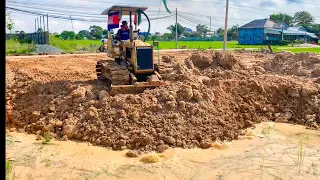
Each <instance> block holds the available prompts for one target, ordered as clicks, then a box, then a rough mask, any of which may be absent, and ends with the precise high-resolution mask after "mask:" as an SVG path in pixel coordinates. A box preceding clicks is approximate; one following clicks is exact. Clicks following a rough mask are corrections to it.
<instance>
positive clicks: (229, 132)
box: [6, 51, 320, 156]
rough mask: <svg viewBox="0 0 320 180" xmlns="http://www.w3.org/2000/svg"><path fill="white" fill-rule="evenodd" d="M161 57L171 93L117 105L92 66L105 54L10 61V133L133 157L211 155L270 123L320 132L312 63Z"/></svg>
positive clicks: (293, 58) (317, 71) (194, 54)
mask: <svg viewBox="0 0 320 180" xmlns="http://www.w3.org/2000/svg"><path fill="white" fill-rule="evenodd" d="M161 55H162V56H161V67H162V70H161V74H163V77H164V80H165V81H168V82H170V83H171V85H169V86H161V87H158V88H155V89H149V90H145V91H144V92H143V93H140V94H134V93H130V92H128V93H127V94H118V95H115V96H111V95H109V94H108V92H106V91H105V86H104V85H103V84H101V83H98V82H97V81H96V74H95V64H96V61H97V60H99V59H106V55H104V54H96V55H61V56H44V57H39V56H37V57H30V58H26V57H10V58H7V60H6V75H7V76H6V88H7V93H6V99H7V105H6V115H7V116H6V122H7V124H8V127H11V128H16V130H17V131H19V132H27V133H33V134H37V135H39V136H43V135H44V134H45V133H47V132H49V133H50V134H51V136H52V137H54V138H56V139H59V140H68V139H70V140H80V141H85V142H90V143H91V144H93V145H97V146H103V147H108V148H111V149H113V150H124V149H131V150H134V151H132V152H131V154H129V155H131V156H136V155H137V154H141V153H143V152H149V151H157V152H163V151H165V150H166V149H168V148H169V147H173V148H174V147H179V148H194V147H200V148H203V149H206V148H210V147H211V146H213V145H214V144H215V143H217V142H221V141H230V140H234V139H238V138H239V136H240V135H243V133H244V132H243V130H244V129H246V128H248V127H252V126H253V125H254V124H256V123H260V122H264V121H270V120H271V121H276V122H287V123H292V124H302V125H305V126H306V127H308V128H310V129H319V124H320V108H319V107H320V101H319V99H320V94H319V89H320V88H319V82H320V80H319V76H320V57H319V56H316V55H314V54H311V53H303V54H298V55H293V54H291V53H280V54H277V55H267V54H253V53H241V54H234V53H229V52H226V53H225V52H214V51H177V52H175V51H168V52H163V53H162V54H161ZM155 60H157V55H156V54H155Z"/></svg>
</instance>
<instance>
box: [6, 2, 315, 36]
mask: <svg viewBox="0 0 320 180" xmlns="http://www.w3.org/2000/svg"><path fill="white" fill-rule="evenodd" d="M167 2H168V7H169V9H170V10H171V12H172V14H169V13H167V12H166V10H165V8H164V6H163V4H161V6H159V5H160V0H134V1H133V0H91V1H90V0H7V1H6V7H8V8H11V9H6V10H7V11H9V12H11V14H12V16H13V19H14V22H15V25H14V31H20V30H23V31H25V32H34V29H35V18H37V17H39V15H36V14H29V13H30V12H31V13H40V14H43V13H48V14H49V30H50V31H51V32H58V33H60V32H62V31H63V30H73V29H74V31H75V32H79V31H80V30H84V29H85V30H88V29H89V27H90V26H91V25H99V26H101V27H103V28H107V23H106V22H107V16H101V15H100V14H101V12H102V11H103V10H105V9H107V8H108V7H110V6H112V5H113V4H130V5H135V6H137V5H141V6H147V7H149V8H148V10H147V14H148V16H149V18H150V19H152V20H151V31H150V32H151V33H154V32H161V33H165V32H169V31H168V30H167V27H168V26H169V25H171V24H174V23H175V15H174V14H175V9H176V8H177V10H178V22H179V23H180V24H182V25H183V26H185V27H189V28H191V29H193V30H195V27H196V25H197V24H199V23H200V24H206V25H207V26H208V27H209V26H210V18H209V17H210V16H211V29H212V30H216V29H217V28H219V27H224V18H225V7H226V4H225V2H226V1H225V0H167ZM12 8H13V9H14V10H13V9H12ZM319 9H320V0H230V6H229V24H228V25H229V27H230V26H232V25H236V24H238V25H239V26H241V25H244V24H246V23H248V22H250V21H252V20H254V19H263V18H267V17H269V15H270V14H273V13H280V12H281V13H287V14H289V15H292V16H293V15H294V13H295V12H297V11H302V10H304V11H308V12H310V13H311V14H312V15H313V16H314V17H315V22H316V23H320V11H319ZM17 10H19V12H18V11H17ZM21 10H22V11H23V12H21ZM70 15H71V17H72V18H74V19H75V20H73V21H72V23H71V20H70V19H67V18H69V17H70ZM170 15H171V16H170ZM50 16H51V17H50ZM52 16H54V17H55V18H54V17H52ZM157 18H160V19H157ZM80 20H82V21H80ZM92 21H98V22H92ZM72 25H73V26H72ZM147 27H148V26H147V21H146V20H145V19H143V21H142V24H141V25H140V27H139V28H140V29H141V30H142V31H147Z"/></svg>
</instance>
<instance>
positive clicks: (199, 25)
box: [196, 24, 209, 35]
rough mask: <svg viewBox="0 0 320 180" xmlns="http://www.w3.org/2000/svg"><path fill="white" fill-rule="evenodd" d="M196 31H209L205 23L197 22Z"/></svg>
mask: <svg viewBox="0 0 320 180" xmlns="http://www.w3.org/2000/svg"><path fill="white" fill-rule="evenodd" d="M196 29H197V32H198V33H200V34H204V35H205V34H207V32H209V28H208V27H207V26H206V25H202V24H198V25H197V27H196Z"/></svg>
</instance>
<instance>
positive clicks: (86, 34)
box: [78, 30, 90, 38]
mask: <svg viewBox="0 0 320 180" xmlns="http://www.w3.org/2000/svg"><path fill="white" fill-rule="evenodd" d="M78 34H79V35H82V36H83V37H86V38H89V36H90V32H89V31H88V30H81V31H79V33H78Z"/></svg>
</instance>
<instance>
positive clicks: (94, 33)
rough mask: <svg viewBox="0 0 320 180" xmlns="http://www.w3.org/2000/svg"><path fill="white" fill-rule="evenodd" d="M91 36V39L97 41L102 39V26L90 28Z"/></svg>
mask: <svg viewBox="0 0 320 180" xmlns="http://www.w3.org/2000/svg"><path fill="white" fill-rule="evenodd" d="M89 29H90V36H91V37H95V38H96V39H101V38H102V32H103V28H102V27H100V26H96V25H93V26H90V28H89Z"/></svg>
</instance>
